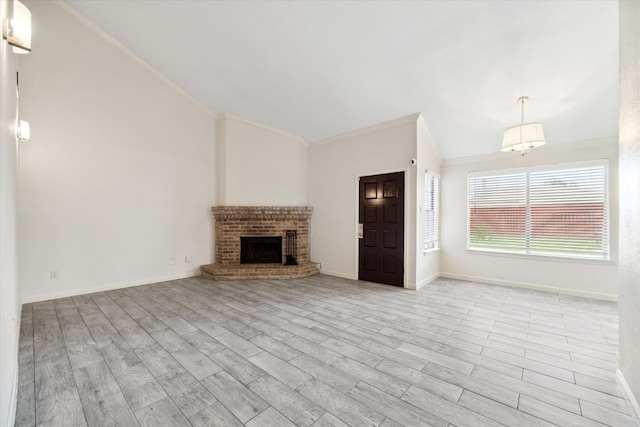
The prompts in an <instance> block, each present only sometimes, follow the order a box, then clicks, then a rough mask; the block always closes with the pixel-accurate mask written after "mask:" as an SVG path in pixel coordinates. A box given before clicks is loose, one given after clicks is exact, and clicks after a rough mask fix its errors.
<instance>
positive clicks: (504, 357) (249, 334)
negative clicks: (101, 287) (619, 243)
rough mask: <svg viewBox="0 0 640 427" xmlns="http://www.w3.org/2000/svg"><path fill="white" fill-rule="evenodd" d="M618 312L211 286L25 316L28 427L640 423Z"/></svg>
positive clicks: (462, 290)
mask: <svg viewBox="0 0 640 427" xmlns="http://www.w3.org/2000/svg"><path fill="white" fill-rule="evenodd" d="M617 323H618V320H617V307H616V304H615V303H610V302H603V301H597V300H590V299H583V298H577V297H571V296H564V295H558V294H552V293H544V292H536V291H530V290H523V289H513V288H508V287H498V286H491V285H485V284H479V283H469V282H462V281H455V280H446V279H438V280H436V281H435V282H433V283H431V284H429V285H427V286H426V287H424V288H422V289H421V290H419V291H408V290H404V289H401V288H396V287H392V286H384V285H378V284H372V283H367V282H358V281H352V280H345V279H339V278H335V277H329V276H322V275H317V276H313V277H307V278H304V279H295V280H287V281H279V280H256V281H228V282H226V281H221V282H213V281H209V280H204V279H200V278H193V279H183V280H176V281H171V282H164V283H157V284H153V285H147V286H138V287H132V288H127V289H120V290H114V291H109V292H99V293H94V294H89V295H81V296H77V297H72V298H62V299H57V300H52V301H45V302H39V303H34V304H26V305H24V306H23V309H22V323H21V331H20V350H19V351H20V354H19V365H20V370H19V394H18V406H17V416H16V425H17V426H35V425H48V426H63V427H71V426H100V427H102V426H138V425H140V426H189V425H193V426H241V425H247V426H254V427H257V426H276V427H284V426H315V427H320V426H386V427H391V426H442V427H450V426H458V427H462V426H499V425H509V426H550V425H558V426H573V425H576V426H578V425H580V426H603V425H607V426H636V427H638V426H640V424H637V423H636V421H634V419H633V417H632V410H631V407H630V404H629V402H627V401H626V400H625V399H624V395H623V390H622V388H621V386H620V385H619V384H618V383H617V382H616V373H615V370H616V368H617V360H618V358H617V347H618V343H617V338H618V334H617Z"/></svg>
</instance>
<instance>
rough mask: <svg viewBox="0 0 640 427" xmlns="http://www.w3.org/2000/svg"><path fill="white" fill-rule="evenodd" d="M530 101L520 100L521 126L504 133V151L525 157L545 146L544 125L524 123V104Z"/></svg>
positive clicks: (522, 98)
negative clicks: (535, 149)
mask: <svg viewBox="0 0 640 427" xmlns="http://www.w3.org/2000/svg"><path fill="white" fill-rule="evenodd" d="M527 101H529V97H527V96H522V97H520V98H518V104H520V125H518V126H514V127H512V128H509V129H507V130H505V131H504V135H503V137H502V151H504V152H507V153H515V154H521V155H523V156H524V155H525V154H527V153H528V152H529V151H531V150H533V149H534V148H537V147H541V146H543V145H544V144H545V143H546V141H545V139H544V133H543V132H542V123H525V122H524V104H526V103H527Z"/></svg>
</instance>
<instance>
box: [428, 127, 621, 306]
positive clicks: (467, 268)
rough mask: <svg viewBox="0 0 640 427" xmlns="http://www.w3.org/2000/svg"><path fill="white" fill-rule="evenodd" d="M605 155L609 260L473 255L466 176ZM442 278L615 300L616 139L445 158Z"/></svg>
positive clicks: (616, 251)
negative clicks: (468, 247) (469, 246)
mask: <svg viewBox="0 0 640 427" xmlns="http://www.w3.org/2000/svg"><path fill="white" fill-rule="evenodd" d="M593 159H609V161H610V163H609V189H610V199H609V201H610V222H611V229H610V236H611V260H612V261H611V262H610V263H602V262H592V263H587V262H576V261H569V260H551V259H544V258H525V257H516V256H500V255H489V254H480V253H477V252H475V253H472V252H468V251H467V250H466V242H467V240H466V239H467V174H468V173H470V172H477V171H486V170H499V169H508V168H518V167H526V166H536V165H544V164H555V163H570V162H579V161H583V160H593ZM442 174H443V177H442V183H441V184H442V186H441V190H442V192H441V194H440V195H441V200H442V215H441V220H442V228H441V231H442V234H441V237H442V251H441V254H440V257H441V258H440V266H441V272H442V275H443V276H446V277H454V278H460V279H465V280H475V281H480V282H487V283H495V284H504V285H516V286H523V287H530V288H535V289H541V290H548V291H552V292H564V293H570V294H576V295H584V296H590V297H595V298H603V299H615V298H616V296H617V294H618V292H617V281H618V270H617V267H618V266H617V263H618V195H617V192H616V189H617V188H618V146H617V138H608V139H602V140H592V141H581V142H577V143H570V144H562V145H556V146H545V147H542V148H539V149H537V150H534V151H532V152H531V153H529V154H527V155H526V156H525V157H521V156H518V155H513V154H510V153H498V154H496V155H494V156H483V157H479V158H470V159H460V160H453V161H445V162H444V163H443V169H442Z"/></svg>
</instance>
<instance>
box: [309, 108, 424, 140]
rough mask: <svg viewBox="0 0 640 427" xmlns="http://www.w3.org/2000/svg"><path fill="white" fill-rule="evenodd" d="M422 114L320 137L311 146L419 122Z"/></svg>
mask: <svg viewBox="0 0 640 427" xmlns="http://www.w3.org/2000/svg"><path fill="white" fill-rule="evenodd" d="M420 114H421V113H415V114H411V115H409V116H404V117H400V118H397V119H394V120H390V121H388V122H384V123H379V124H377V125H373V126H369V127H366V128H362V129H358V130H354V131H350V132H345V133H341V134H339V135H336V136H331V137H329V138H325V139H319V140H317V141H313V142H310V143H309V146H315V145H323V144H329V143H331V142H336V141H339V140H341V139H344V138H349V137H353V136H357V135H362V134H366V133H370V132H375V131H378V130H382V129H387V128H391V127H396V126H401V125H404V124H407V123H411V122H417V120H418V118H419V117H420Z"/></svg>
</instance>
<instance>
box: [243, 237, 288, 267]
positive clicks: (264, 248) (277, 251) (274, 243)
mask: <svg viewBox="0 0 640 427" xmlns="http://www.w3.org/2000/svg"><path fill="white" fill-rule="evenodd" d="M271 263H273V264H282V236H252V237H240V264H271Z"/></svg>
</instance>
